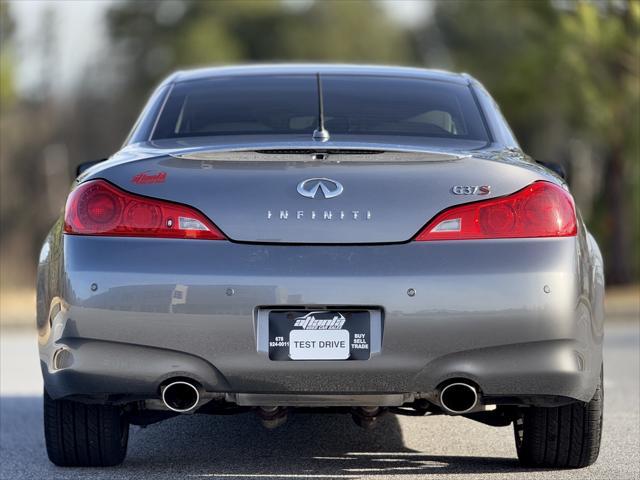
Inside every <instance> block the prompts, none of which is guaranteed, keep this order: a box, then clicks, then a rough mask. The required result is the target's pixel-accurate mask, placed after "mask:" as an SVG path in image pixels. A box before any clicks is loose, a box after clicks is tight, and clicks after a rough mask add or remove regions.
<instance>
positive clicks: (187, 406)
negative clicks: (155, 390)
mask: <svg viewBox="0 0 640 480" xmlns="http://www.w3.org/2000/svg"><path fill="white" fill-rule="evenodd" d="M162 402H163V403H164V405H165V407H167V408H168V409H169V410H171V411H173V412H178V413H189V412H192V411H194V410H195V409H196V407H197V406H198V404H199V403H200V389H199V388H198V387H197V386H196V385H195V384H193V383H191V382H189V381H186V380H176V381H173V382H171V383H168V384H167V385H166V386H165V387H164V388H163V389H162Z"/></svg>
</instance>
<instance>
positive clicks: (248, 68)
mask: <svg viewBox="0 0 640 480" xmlns="http://www.w3.org/2000/svg"><path fill="white" fill-rule="evenodd" d="M315 73H320V74H325V75H329V74H331V75H370V76H390V77H407V78H424V79H428V80H441V81H448V82H453V83H460V84H467V83H469V77H468V76H467V75H465V74H460V73H452V72H447V71H444V70H432V69H425V68H415V67H399V66H386V65H349V64H325V63H319V64H315V63H313V64H296V63H289V64H256V65H237V66H228V67H209V68H198V69H193V70H182V71H178V72H175V73H174V74H173V75H171V76H169V77H168V78H167V79H166V80H165V82H183V81H189V80H200V79H207V78H214V77H222V76H224V77H228V76H248V75H300V74H315Z"/></svg>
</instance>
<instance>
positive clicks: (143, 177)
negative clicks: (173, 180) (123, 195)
mask: <svg viewBox="0 0 640 480" xmlns="http://www.w3.org/2000/svg"><path fill="white" fill-rule="evenodd" d="M166 178H167V172H158V171H149V170H147V171H146V172H141V173H139V174H137V175H136V176H135V177H133V178H132V179H131V181H132V182H133V183H136V184H138V185H140V184H147V183H164V181H165V179H166Z"/></svg>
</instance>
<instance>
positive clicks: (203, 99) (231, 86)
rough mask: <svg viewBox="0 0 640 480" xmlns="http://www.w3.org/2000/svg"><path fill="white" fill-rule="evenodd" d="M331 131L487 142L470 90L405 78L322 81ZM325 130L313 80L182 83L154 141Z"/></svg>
mask: <svg viewBox="0 0 640 480" xmlns="http://www.w3.org/2000/svg"><path fill="white" fill-rule="evenodd" d="M321 78H322V91H323V100H324V118H325V128H326V129H327V130H328V131H329V133H330V135H331V137H332V138H334V137H335V136H336V135H338V136H339V135H350V136H353V135H356V136H359V135H362V136H366V135H371V136H402V137H439V138H451V139H460V140H480V141H487V140H488V135H487V131H486V129H485V126H484V123H483V121H482V116H481V114H480V111H479V109H478V106H477V104H476V102H475V99H474V97H473V95H472V93H471V91H470V89H469V87H468V86H466V85H460V84H455V83H449V82H442V81H435V80H424V79H414V78H399V77H375V76H362V75H353V76H350V75H322V77H321ZM317 125H318V88H317V83H316V77H315V76H313V75H290V76H285V75H274V76H265V75H260V76H245V77H237V76H234V77H220V78H214V79H206V80H193V81H185V82H180V83H177V84H176V85H175V86H174V87H173V89H172V90H171V93H170V95H169V98H168V99H167V102H166V104H165V106H164V108H163V110H162V113H161V115H160V118H159V120H158V123H157V124H156V128H155V130H154V132H153V138H154V139H162V138H180V137H195V136H217V135H221V136H222V135H225V136H226V135H260V134H267V135H308V136H309V137H311V135H312V134H313V131H314V130H315V129H316V127H317Z"/></svg>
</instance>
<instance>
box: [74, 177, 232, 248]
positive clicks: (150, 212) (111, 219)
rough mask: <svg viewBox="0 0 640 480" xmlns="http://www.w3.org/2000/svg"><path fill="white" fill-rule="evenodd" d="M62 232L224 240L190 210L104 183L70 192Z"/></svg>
mask: <svg viewBox="0 0 640 480" xmlns="http://www.w3.org/2000/svg"><path fill="white" fill-rule="evenodd" d="M64 231H65V232H66V233H70V234H76V235H110V236H123V237H163V238H195V239H206V240H223V239H224V238H225V237H224V235H223V234H222V232H220V230H218V229H217V228H216V227H215V226H214V225H213V224H212V223H211V222H210V221H209V220H208V219H207V218H206V217H205V216H204V215H202V214H201V213H200V212H198V211H197V210H194V209H193V208H189V207H186V206H184V205H180V204H175V203H171V202H166V201H164V200H156V199H153V198H146V197H142V196H139V195H134V194H132V193H129V192H125V191H124V190H120V189H119V188H117V187H115V186H113V185H112V184H110V183H108V182H106V181H104V180H92V181H89V182H86V183H83V184H82V185H80V186H79V187H78V188H76V189H75V190H74V191H73V192H71V194H70V195H69V198H68V200H67V205H66V207H65V212H64Z"/></svg>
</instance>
